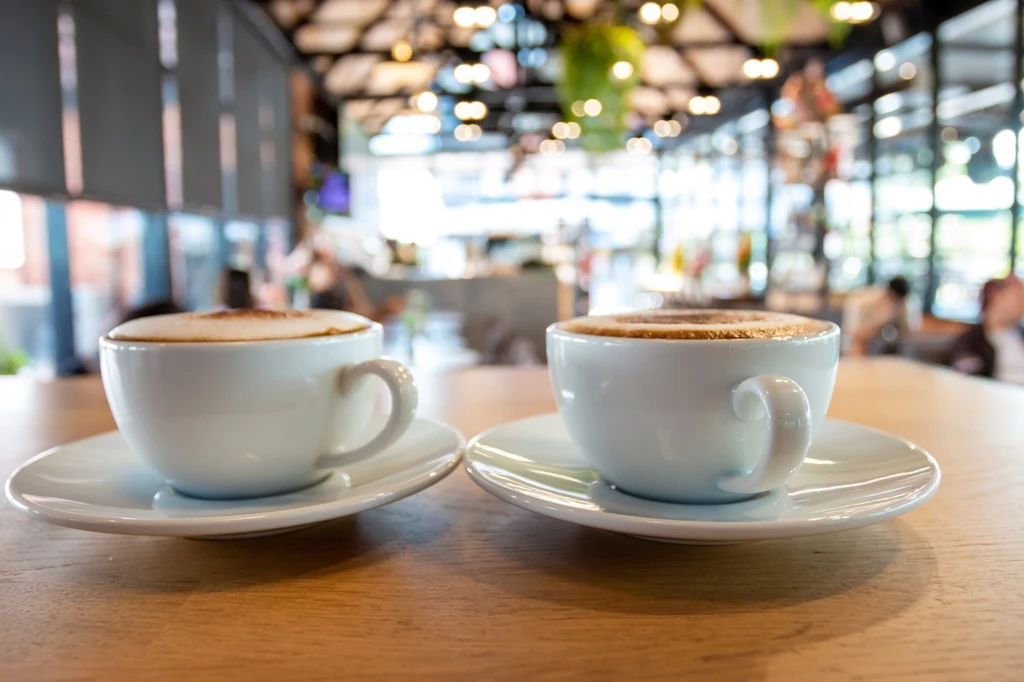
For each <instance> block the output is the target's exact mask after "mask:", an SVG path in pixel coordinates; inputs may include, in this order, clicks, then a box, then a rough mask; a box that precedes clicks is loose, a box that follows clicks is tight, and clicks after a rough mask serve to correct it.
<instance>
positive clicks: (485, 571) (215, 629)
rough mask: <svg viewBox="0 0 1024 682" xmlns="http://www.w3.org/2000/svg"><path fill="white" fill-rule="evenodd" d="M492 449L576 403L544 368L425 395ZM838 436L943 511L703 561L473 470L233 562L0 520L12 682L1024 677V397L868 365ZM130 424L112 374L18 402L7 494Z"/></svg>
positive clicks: (434, 386) (427, 405) (273, 541)
mask: <svg viewBox="0 0 1024 682" xmlns="http://www.w3.org/2000/svg"><path fill="white" fill-rule="evenodd" d="M421 384H422V393H423V403H424V408H423V412H424V413H426V414H428V415H434V416H437V417H440V418H443V419H445V420H448V421H449V422H451V423H453V424H455V425H457V426H458V427H460V428H461V429H463V430H464V431H465V432H466V433H467V434H469V435H472V434H473V433H476V432H478V431H480V430H482V429H485V428H488V427H490V426H494V425H496V424H498V423H500V422H502V421H504V420H508V419H515V418H520V417H525V416H528V415H532V414H537V413H541V412H545V411H547V410H551V409H552V407H553V404H552V399H551V394H550V390H549V388H548V385H547V379H546V375H545V374H544V372H543V371H542V370H504V369H480V370H470V371H466V372H463V373H457V374H452V375H447V376H437V377H425V378H423V379H422V380H421ZM832 415H833V416H834V417H837V418H841V419H847V420H851V421H855V422H859V423H862V424H867V425H870V426H875V427H878V428H881V429H885V430H887V431H890V432H892V433H895V434H898V435H900V436H903V437H905V438H909V439H911V440H913V441H915V442H917V443H919V444H920V445H922V446H923V447H925V448H926V449H928V450H930V451H931V452H932V453H933V454H934V455H935V456H936V458H937V459H938V460H939V462H940V464H941V466H942V467H943V473H944V480H943V484H942V487H941V489H940V490H939V492H938V494H937V496H936V497H935V499H933V500H932V501H931V502H929V503H928V504H926V505H925V506H924V507H922V508H921V509H920V510H917V511H915V512H913V513H911V514H910V515H909V516H907V517H905V518H903V519H901V520H898V521H895V522H889V523H883V524H881V525H878V526H874V527H871V528H864V529H861V530H856V531H850V532H846V533H841V534H837V535H830V536H821V537H814V538H807V539H802V540H790V541H781V542H765V543H760V544H750V545H739V546H732V547H683V546H671V545H661V544H656V543H653V542H646V541H642V540H635V539H631V538H627V537H621V536H617V535H613V534H609V533H604V532H600V531H594V530H589V529H586V528H578V527H575V526H572V525H569V524H567V523H561V522H558V521H554V520H551V519H547V518H544V517H541V516H537V515H534V514H531V513H529V512H526V511H523V510H521V509H518V508H515V507H512V506H510V505H508V504H505V503H503V502H500V501H498V500H497V499H494V498H492V497H490V496H489V495H487V494H486V493H484V492H482V491H481V490H479V489H477V488H476V487H475V486H474V485H473V484H472V483H471V482H470V481H469V479H468V478H467V477H466V475H465V474H464V473H463V472H462V471H461V470H460V471H458V472H456V473H455V474H453V475H452V476H450V477H449V478H448V479H447V480H445V481H444V482H442V483H441V484H439V485H437V486H436V487H434V488H432V489H431V490H428V491H426V492H424V493H421V494H419V495H416V496H414V497H412V498H409V499H407V500H404V501H402V502H399V503H397V504H394V505H391V506H389V507H385V508H382V509H378V510H375V511H371V512H366V513H363V514H360V515H359V516H358V517H357V518H354V519H347V520H339V521H336V522H331V523H326V524H322V525H320V526H317V527H314V528H311V529H308V530H304V531H300V532H296V533H291V534H287V535H282V536H277V537H271V538H264V539H258V540H245V541H234V542H210V541H190V540H177V539H161V538H139V537H119V536H115V535H99V534H92V533H85V532H80V531H74V530H68V529H63V528H56V527H52V526H47V525H44V524H41V523H38V522H34V521H31V520H30V519H28V518H26V517H23V516H21V515H20V514H17V513H16V512H15V511H13V510H12V509H11V508H10V506H9V505H7V504H6V502H5V503H3V506H2V508H0V543H2V546H0V680H4V681H5V682H14V681H15V680H31V681H33V682H39V681H41V680H104V681H107V680H119V679H128V680H174V681H175V682H178V681H179V680H199V679H217V680H227V681H234V680H246V681H248V680H259V679H267V680H278V681H289V680H303V681H305V680H321V679H322V680H337V679H373V680H397V679H409V678H422V679H435V680H493V679H510V680H577V679H588V680H605V679H607V680H631V679H640V680H650V679H659V678H661V679H674V680H714V681H715V682H720V681H723V680H725V681H728V680H781V681H786V682H791V681H794V680H812V681H814V682H818V681H820V680H831V679H839V680H845V679H850V680H853V679H856V680H868V681H872V682H873V681H875V680H914V681H915V682H916V681H918V680H949V681H961V680H984V681H985V682H992V681H994V680H1021V679H1024V646H1022V644H1021V638H1022V635H1024V549H1022V547H1024V448H1022V447H1021V446H1022V444H1024V418H1022V417H1024V390H1021V389H1017V388H1012V387H1006V386H999V385H997V384H994V383H986V382H983V381H978V380H972V379H966V378H962V377H959V376H955V375H953V374H951V373H948V372H945V371H940V370H934V369H928V368H925V367H923V366H918V365H914V364H910V363H906V362H902V361H898V360H863V361H851V362H846V363H844V365H843V367H842V370H841V371H840V377H839V386H838V391H837V395H836V398H835V401H834V403H833V408H832ZM112 427H113V422H112V421H111V418H110V414H109V412H108V411H107V407H106V403H105V401H104V399H103V394H102V390H101V387H100V384H99V382H98V381H97V380H96V379H93V378H87V379H76V380H66V381H60V382H57V383H53V384H34V383H30V382H28V381H24V380H20V379H12V380H4V381H2V382H0V438H2V449H0V474H3V475H4V476H6V475H7V474H8V473H9V472H10V471H11V470H12V469H13V468H14V467H15V466H16V465H17V464H18V463H19V462H21V461H23V460H25V459H26V458H28V457H29V456H31V455H33V454H35V453H36V452H38V451H40V450H43V449H45V448H48V447H50V446H53V445H57V444H59V443H62V442H65V441H67V440H70V439H75V438H80V437H83V436H88V435H90V434H94V433H97V432H100V431H104V430H106V429H110V428H112Z"/></svg>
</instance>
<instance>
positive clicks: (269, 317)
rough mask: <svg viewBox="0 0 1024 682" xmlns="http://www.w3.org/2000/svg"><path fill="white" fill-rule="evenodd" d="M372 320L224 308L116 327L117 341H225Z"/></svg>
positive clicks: (311, 332) (301, 335)
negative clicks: (216, 310)
mask: <svg viewBox="0 0 1024 682" xmlns="http://www.w3.org/2000/svg"><path fill="white" fill-rule="evenodd" d="M369 328H370V325H369V322H368V321H367V320H366V319H364V318H362V317H359V316H358V315H352V314H351V313H344V312H341V311H337V310H224V311H218V312H209V313H177V314H173V315H155V316H153V317H143V318H139V319H137V320H132V321H130V322H125V323H124V324H122V325H120V326H118V327H116V328H115V329H114V330H113V331H111V332H110V334H108V335H107V337H108V338H110V339H112V340H114V341H141V342H147V341H148V342H151V343H223V342H229V341H282V340H286V339H309V338H314V337H318V336H338V335H341V334H352V333H355V332H360V331H364V330H366V329H369Z"/></svg>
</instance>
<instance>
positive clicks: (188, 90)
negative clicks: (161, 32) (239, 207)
mask: <svg viewBox="0 0 1024 682" xmlns="http://www.w3.org/2000/svg"><path fill="white" fill-rule="evenodd" d="M175 8H176V18H177V36H178V50H177V51H178V65H177V68H176V70H175V76H176V77H177V81H178V102H179V106H180V109H181V147H182V162H181V169H182V170H181V173H182V197H183V201H184V204H185V207H186V208H193V209H199V210H204V209H215V210H218V211H219V210H221V209H222V208H223V206H224V202H223V191H222V190H223V180H222V178H221V165H220V132H219V126H220V113H221V100H220V89H219V83H218V68H219V67H218V61H217V52H218V34H217V22H218V18H219V10H220V9H221V3H220V2H217V1H216V0H176V2H175Z"/></svg>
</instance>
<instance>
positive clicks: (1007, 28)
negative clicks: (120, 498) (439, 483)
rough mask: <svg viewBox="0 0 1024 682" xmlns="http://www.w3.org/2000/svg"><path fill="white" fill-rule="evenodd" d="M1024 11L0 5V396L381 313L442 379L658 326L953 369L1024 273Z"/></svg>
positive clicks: (284, 3)
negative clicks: (127, 338) (692, 320)
mask: <svg viewBox="0 0 1024 682" xmlns="http://www.w3.org/2000/svg"><path fill="white" fill-rule="evenodd" d="M1022 8H1024V2H1018V1H1016V0H987V1H984V2H977V1H971V0H927V1H925V0H877V1H875V2H845V1H836V2H831V1H829V0H824V1H823V0H806V1H804V0H799V1H798V0H771V1H768V0H765V2H753V1H746V0H702V1H701V2H682V1H676V0H659V2H642V1H641V0H622V1H621V2H612V1H611V0H489V1H486V2H484V1H480V0H474V1H469V0H466V1H459V2H451V1H449V0H264V1H254V0H250V1H243V0H137V1H135V2H124V1H123V0H34V1H33V2H31V3H29V2H23V1H21V0H0V17H2V20H0V89H2V92H3V93H4V95H3V96H2V97H0V374H14V373H27V374H32V375H37V376H44V377H45V376H54V375H58V376H59V375H68V374H76V373H92V372H95V371H96V355H97V349H96V339H97V337H99V336H100V335H102V334H104V333H105V332H106V331H108V330H109V329H111V328H112V327H113V326H115V325H116V324H117V323H118V322H119V321H121V320H123V319H125V318H126V317H128V316H132V315H141V314H147V312H159V311H167V310H178V309H184V310H208V309H215V308H218V307H228V308H232V307H250V306H266V307H282V306H294V307H309V306H326V307H342V308H347V309H353V310H355V311H357V312H361V313H363V314H367V315H369V316H371V317H374V318H376V319H379V320H381V321H382V322H384V323H385V329H386V333H387V339H388V342H387V343H388V346H389V349H388V352H389V353H390V354H391V355H394V356H397V357H399V358H400V359H402V360H404V361H405V362H409V363H412V365H413V366H415V367H417V368H419V369H424V370H434V369H451V368H457V367H464V366H469V365H478V364H542V363H543V362H544V361H545V351H544V329H545V328H546V327H547V326H548V325H549V324H551V323H553V322H555V321H557V320H559V319H565V318H569V317H572V316H574V315H580V314H588V313H595V312H609V311H625V310H633V309H643V308H657V307H716V308H723V307H725V308H767V309H773V310H786V311H793V312H799V313H801V314H806V315H812V316H817V317H821V318H825V319H830V320H833V321H837V322H841V323H843V326H844V330H845V331H847V333H848V336H849V338H848V344H847V351H848V352H850V353H876V352H887V353H898V354H902V355H906V356H909V357H914V358H918V359H920V360H923V361H927V362H934V363H947V362H948V361H949V360H948V358H949V353H950V349H951V347H952V346H953V344H954V342H955V340H956V338H957V337H958V336H959V335H960V334H962V333H963V332H964V330H965V329H967V326H968V325H969V324H972V323H976V322H977V321H978V320H979V315H980V314H981V304H980V300H981V298H980V294H981V292H982V290H983V288H984V287H985V283H986V282H989V281H991V280H999V281H1010V280H1006V279H1005V278H1007V277H1008V276H1012V275H1013V274H1014V273H1021V272H1022V271H1024V266H1022V265H1021V262H1020V259H1019V257H1018V254H1019V252H1020V245H1021V235H1020V229H1019V228H1020V223H1021V198H1022V196H1024V194H1022V192H1024V188H1022V187H1021V174H1022V171H1024V169H1022V168H1021V154H1020V149H1019V140H1020V137H1021V128H1022V122H1021V112H1022V110H1024V90H1022V87H1024V73H1022V71H1024V62H1022V49H1021V48H1022ZM893 298H896V299H898V305H899V306H900V308H899V314H898V315H896V316H895V318H894V317H893V316H892V315H890V314H888V313H886V314H884V315H883V317H884V318H885V320H889V319H899V320H900V324H896V325H888V326H886V325H884V324H883V325H880V326H877V327H872V326H871V323H870V322H865V321H864V320H865V318H870V317H871V316H872V314H873V313H872V310H871V309H872V307H873V306H878V305H882V304H887V302H890V300H891V299H893ZM865 310H866V311H867V312H865ZM887 310H892V308H889V309H887ZM861 327H865V328H866V329H867V333H866V334H865V335H864V338H859V337H858V330H859V329H860V328H861ZM877 341H882V343H878V342H877Z"/></svg>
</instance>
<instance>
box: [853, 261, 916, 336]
mask: <svg viewBox="0 0 1024 682" xmlns="http://www.w3.org/2000/svg"><path fill="white" fill-rule="evenodd" d="M917 317H918V316H917V315H916V314H915V312H914V311H913V310H912V309H911V307H910V282H908V281H907V280H906V278H904V277H893V278H892V279H891V280H889V284H888V285H887V286H885V287H867V288H865V289H861V290H860V291H857V292H854V293H852V294H850V295H849V296H848V297H847V299H846V302H845V303H844V304H843V324H842V328H843V337H844V346H845V348H846V352H847V353H848V354H850V355H898V354H899V353H900V350H901V347H902V343H903V342H904V341H905V340H906V337H907V335H908V334H909V333H910V332H912V331H914V330H915V329H917V327H918V322H919V320H918V319H917Z"/></svg>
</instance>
